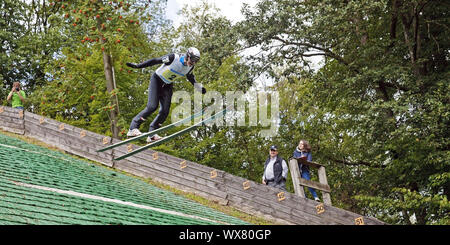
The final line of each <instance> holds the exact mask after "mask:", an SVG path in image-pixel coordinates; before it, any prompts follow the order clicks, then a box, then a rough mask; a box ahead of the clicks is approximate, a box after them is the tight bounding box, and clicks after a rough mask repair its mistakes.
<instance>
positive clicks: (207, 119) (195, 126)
mask: <svg viewBox="0 0 450 245" xmlns="http://www.w3.org/2000/svg"><path fill="white" fill-rule="evenodd" d="M226 111H227V108H225V109H223V110H222V111H220V112H218V113H216V114H214V115H212V116H211V117H208V118H206V119H204V120H202V121H200V122H198V123H196V124H194V125H192V126H190V127H188V128H185V129H183V130H180V131H178V132H176V133H173V134H171V135H168V136H166V137H163V138H162V139H160V140H157V141H155V142H152V143H149V144H147V145H145V146H142V147H140V148H138V149H136V150H134V151H132V152H129V153H127V154H125V155H123V156H120V157H118V158H115V159H114V160H122V159H124V158H127V157H129V156H131V155H134V154H136V153H139V152H141V151H144V150H146V149H148V148H151V147H154V146H157V145H160V144H162V143H164V142H166V141H168V140H170V139H173V138H175V137H177V136H180V135H183V134H185V133H187V132H189V131H192V130H194V129H195V128H197V127H199V126H201V125H202V124H203V123H207V122H209V121H211V120H214V119H215V118H216V117H218V116H221V115H224V114H225V113H226Z"/></svg>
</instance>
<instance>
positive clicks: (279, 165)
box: [262, 145, 289, 190]
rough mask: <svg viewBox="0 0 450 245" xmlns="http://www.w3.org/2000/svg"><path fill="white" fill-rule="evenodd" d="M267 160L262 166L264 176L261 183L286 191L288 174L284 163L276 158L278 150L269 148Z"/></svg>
mask: <svg viewBox="0 0 450 245" xmlns="http://www.w3.org/2000/svg"><path fill="white" fill-rule="evenodd" d="M269 154H270V155H269V158H267V160H266V163H265V164H264V175H263V179H262V183H263V184H266V185H269V186H273V187H277V188H280V189H283V190H286V178H287V174H288V172H289V169H288V166H287V164H286V161H285V160H284V159H283V158H281V157H280V156H278V148H277V146H275V145H273V146H271V147H270V152H269Z"/></svg>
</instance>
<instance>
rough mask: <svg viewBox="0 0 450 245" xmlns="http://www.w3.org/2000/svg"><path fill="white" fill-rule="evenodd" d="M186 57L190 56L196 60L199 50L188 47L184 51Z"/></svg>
mask: <svg viewBox="0 0 450 245" xmlns="http://www.w3.org/2000/svg"><path fill="white" fill-rule="evenodd" d="M186 57H189V58H191V60H192V61H193V62H198V61H199V60H200V51H198V49H196V48H194V47H190V48H189V49H188V50H187V52H186Z"/></svg>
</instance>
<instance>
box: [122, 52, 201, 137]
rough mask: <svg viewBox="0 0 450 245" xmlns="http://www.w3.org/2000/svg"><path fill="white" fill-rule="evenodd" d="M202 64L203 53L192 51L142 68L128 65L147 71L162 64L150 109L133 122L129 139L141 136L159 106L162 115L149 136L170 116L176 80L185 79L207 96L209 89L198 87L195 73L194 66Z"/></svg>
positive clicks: (154, 79) (151, 91)
mask: <svg viewBox="0 0 450 245" xmlns="http://www.w3.org/2000/svg"><path fill="white" fill-rule="evenodd" d="M199 60H200V51H198V49H196V48H194V47H191V48H189V49H188V50H187V52H186V53H185V54H175V53H171V54H167V55H165V56H163V57H160V58H153V59H150V60H147V61H145V62H143V63H140V64H134V63H126V65H127V66H129V67H132V68H145V67H149V66H153V65H157V64H162V65H161V66H160V67H159V68H158V69H157V70H156V71H155V73H153V75H152V77H151V79H150V84H149V85H148V101H147V106H146V107H145V109H144V110H142V111H141V112H139V114H137V115H136V116H135V117H134V118H133V120H132V121H131V124H130V129H129V130H128V133H127V136H128V137H135V136H139V135H141V134H142V133H141V132H140V131H139V127H140V125H141V124H142V123H143V122H144V121H145V120H146V119H147V117H149V116H150V115H151V114H152V113H153V112H154V111H155V110H156V109H157V108H158V104H160V109H159V113H158V115H157V116H156V117H155V119H154V120H153V122H152V123H151V124H150V128H149V132H151V131H153V130H155V129H158V128H159V127H161V125H162V124H163V123H164V121H165V120H166V118H167V116H168V115H169V111H170V104H171V100H172V94H173V83H174V81H175V79H177V78H180V77H184V76H185V77H186V78H187V80H188V81H189V82H191V83H192V85H193V86H194V88H195V89H196V90H197V91H200V92H202V94H205V93H206V89H205V88H204V87H203V86H202V85H201V84H200V83H197V81H196V80H195V76H194V74H193V73H192V70H193V69H194V65H195V64H196V63H197V62H198V61H199ZM159 139H161V137H160V136H159V135H157V134H155V135H153V136H152V137H147V142H151V141H156V140H159Z"/></svg>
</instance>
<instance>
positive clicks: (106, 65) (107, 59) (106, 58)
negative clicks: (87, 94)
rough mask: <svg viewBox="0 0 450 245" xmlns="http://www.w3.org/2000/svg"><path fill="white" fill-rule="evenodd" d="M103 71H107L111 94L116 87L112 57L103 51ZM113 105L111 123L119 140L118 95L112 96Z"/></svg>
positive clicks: (107, 82)
mask: <svg viewBox="0 0 450 245" xmlns="http://www.w3.org/2000/svg"><path fill="white" fill-rule="evenodd" d="M103 69H104V71H105V77H106V89H107V91H108V92H109V93H111V92H112V91H113V90H114V89H115V88H116V87H115V84H114V73H113V70H112V59H111V56H110V55H109V54H108V53H106V52H105V51H103ZM110 100H111V104H112V105H113V106H114V109H113V110H109V111H108V113H109V120H110V123H111V132H112V135H113V137H114V138H116V139H118V138H119V127H118V125H117V122H118V119H119V105H118V104H117V101H118V99H117V95H114V96H111V98H110Z"/></svg>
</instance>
